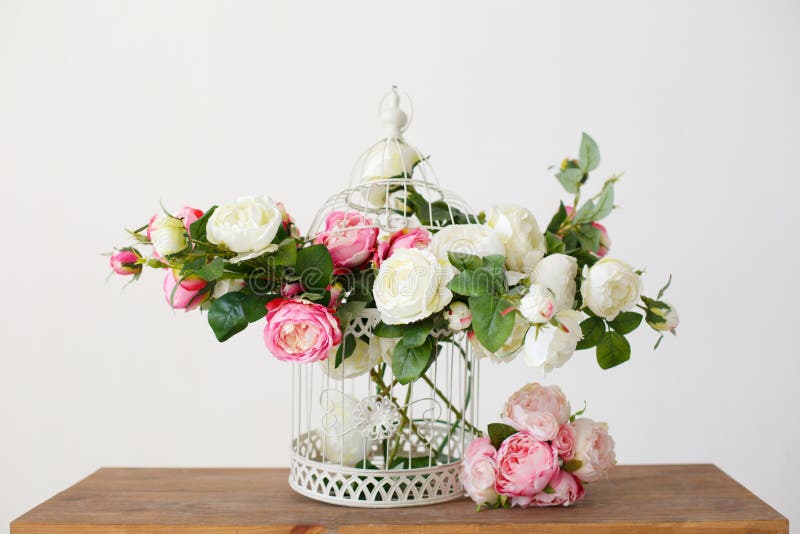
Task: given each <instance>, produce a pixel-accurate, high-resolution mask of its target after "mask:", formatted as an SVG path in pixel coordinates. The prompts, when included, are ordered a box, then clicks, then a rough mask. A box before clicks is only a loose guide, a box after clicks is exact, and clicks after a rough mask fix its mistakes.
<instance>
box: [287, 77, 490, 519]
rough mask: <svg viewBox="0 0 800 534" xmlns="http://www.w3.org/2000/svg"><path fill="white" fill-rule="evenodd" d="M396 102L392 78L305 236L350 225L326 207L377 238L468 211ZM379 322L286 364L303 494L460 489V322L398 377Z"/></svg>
mask: <svg viewBox="0 0 800 534" xmlns="http://www.w3.org/2000/svg"><path fill="white" fill-rule="evenodd" d="M406 102H408V101H407V98H406V97H405V95H401V94H400V93H398V91H397V90H396V88H393V89H392V91H391V92H390V93H389V94H388V95H387V96H386V97H385V98H384V100H383V101H382V103H381V106H380V118H381V121H382V123H383V127H384V138H383V139H382V140H381V141H379V142H378V143H376V144H375V145H373V146H372V147H370V148H369V149H368V150H367V151H366V152H365V153H364V154H363V155H362V156H361V158H359V160H358V162H357V163H356V165H355V167H354V169H353V175H352V177H351V180H350V186H349V188H348V189H346V190H344V191H342V192H340V193H338V194H335V195H333V196H332V197H330V199H328V201H327V202H325V204H324V205H323V206H322V208H321V209H320V210H319V212H318V214H317V216H316V218H315V219H314V222H313V223H312V226H311V230H310V234H309V236H310V237H311V238H312V239H316V238H319V237H320V236H324V235H326V233H328V234H329V233H330V232H336V231H353V230H354V229H357V228H354V227H353V226H350V227H348V228H347V229H346V230H339V229H329V228H326V219H327V218H328V216H329V215H330V214H331V213H334V212H346V213H351V212H354V213H357V214H358V215H360V216H361V217H362V218H363V225H364V226H366V227H374V228H377V229H378V231H379V233H380V236H382V237H385V236H388V235H389V234H391V233H394V232H397V231H400V230H402V229H404V228H413V227H417V226H420V227H424V228H426V229H427V230H429V231H430V232H432V233H435V232H436V231H438V230H439V229H440V228H442V227H444V226H447V225H449V224H455V223H475V222H477V217H476V216H475V215H474V214H473V212H472V211H471V210H470V209H469V207H468V206H467V205H466V204H465V203H464V202H462V201H461V200H460V199H459V198H458V197H457V196H455V195H453V194H451V193H448V192H445V191H444V190H442V189H441V188H440V187H439V185H438V182H437V179H436V177H435V174H434V173H433V169H432V167H431V165H430V163H429V161H428V158H427V157H425V156H424V155H423V154H421V153H420V152H419V151H417V150H416V149H415V148H414V147H412V146H411V145H409V144H408V143H407V142H406V141H405V139H404V138H403V132H404V131H405V128H406V126H407V125H408V121H409V119H408V116H407V114H406V113H405V112H404V111H403V110H402V109H401V104H406ZM408 105H410V102H408ZM359 220H361V219H359ZM344 299H345V300H346V299H347V295H344ZM380 321H381V314H380V312H379V311H378V310H377V309H376V308H374V307H366V308H365V309H363V310H360V311H359V313H358V314H357V315H356V316H355V317H354V318H353V319H351V320H350V321H349V323H348V325H347V327H346V329H345V331H344V332H343V334H344V337H343V339H344V341H343V342H344V343H348V342H349V343H355V348H354V349H353V353H352V355H351V356H349V357H347V358H345V359H344V360H343V361H341V363H340V365H339V366H338V367H336V366H335V363H334V358H328V359H327V360H326V361H322V362H317V363H315V364H299V363H295V364H293V370H292V384H293V408H292V435H293V439H292V460H291V474H290V478H289V482H290V485H291V487H292V488H293V489H294V490H295V491H297V492H299V493H301V494H303V495H305V496H308V497H310V498H313V499H317V500H320V501H325V502H329V503H333V504H340V505H345V506H357V507H378V508H390V507H399V506H414V505H423V504H432V503H437V502H442V501H447V500H450V499H454V498H457V497H460V496H462V495H463V491H462V489H461V485H460V482H459V478H458V472H459V465H460V461H461V458H462V457H463V453H464V451H465V449H466V446H467V445H468V444H469V442H470V441H471V440H472V439H473V438H474V437H475V436H476V435H477V433H478V430H477V429H478V428H479V424H478V409H477V407H478V367H479V362H478V357H477V355H476V354H475V353H474V352H473V350H472V347H471V344H470V343H469V342H468V340H467V335H466V333H465V332H452V331H449V330H447V329H446V328H441V329H439V330H436V331H434V332H433V333H432V337H433V338H435V339H436V340H437V341H436V343H437V344H438V349H437V350H438V352H434V354H436V356H435V358H434V359H433V361H432V363H431V364H430V366H429V367H428V368H427V370H426V371H425V372H424V374H423V375H422V376H421V377H420V378H419V379H417V380H415V381H413V382H411V383H409V384H406V385H403V384H400V383H399V382H398V380H396V378H395V376H394V375H393V372H392V365H391V358H392V349H393V346H394V342H393V340H391V339H387V338H381V337H377V336H376V335H375V334H374V332H373V329H374V328H375V326H376V325H377V324H378V323H379V322H380Z"/></svg>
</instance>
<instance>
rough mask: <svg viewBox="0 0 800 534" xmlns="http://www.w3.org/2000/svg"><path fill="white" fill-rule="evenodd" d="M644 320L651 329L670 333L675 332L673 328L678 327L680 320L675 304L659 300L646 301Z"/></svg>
mask: <svg viewBox="0 0 800 534" xmlns="http://www.w3.org/2000/svg"><path fill="white" fill-rule="evenodd" d="M645 320H646V321H647V324H649V325H650V327H651V328H653V330H657V331H659V332H666V331H669V332H672V333H675V329H676V328H678V324H680V322H681V319H680V317H678V310H676V309H675V306H673V305H672V304H670V303H669V302H664V301H661V300H655V301H653V300H651V301H648V302H647V317H646V318H645Z"/></svg>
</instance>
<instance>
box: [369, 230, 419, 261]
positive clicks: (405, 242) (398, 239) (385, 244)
mask: <svg viewBox="0 0 800 534" xmlns="http://www.w3.org/2000/svg"><path fill="white" fill-rule="evenodd" d="M430 242H431V234H430V232H428V230H426V229H425V228H403V229H402V230H398V231H397V232H395V233H393V234H392V235H391V236H389V239H386V240H383V241H381V242H379V243H378V249H377V250H376V251H375V257H374V258H373V262H374V263H375V268H376V269H377V268H379V267H380V266H381V262H383V260H385V259H387V258H389V257H390V256H391V255H392V254H394V252H395V251H396V250H399V249H401V248H427V246H428V245H429V244H430Z"/></svg>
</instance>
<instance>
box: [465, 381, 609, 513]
mask: <svg viewBox="0 0 800 534" xmlns="http://www.w3.org/2000/svg"><path fill="white" fill-rule="evenodd" d="M583 411H584V410H581V411H579V412H577V413H575V414H570V405H569V402H568V401H567V399H566V397H565V396H564V393H563V392H562V391H561V388H559V387H558V386H543V385H541V384H537V383H533V384H528V385H526V386H524V387H522V388H521V389H520V390H519V391H517V392H515V393H514V394H513V395H511V397H509V398H508V401H507V402H506V405H505V408H504V409H503V421H504V423H492V424H490V425H489V436H488V437H482V438H478V439H476V440H474V441H472V443H471V444H470V445H469V447H468V448H467V452H466V455H465V458H464V462H463V463H462V464H461V475H460V477H461V484H462V485H463V486H464V489H465V490H466V492H467V495H468V496H469V497H470V498H471V499H472V500H473V501H475V502H476V503H477V505H478V510H480V509H481V508H483V507H489V508H500V507H503V508H510V507H512V506H521V507H527V506H556V505H562V506H570V505H572V504H574V503H575V502H577V501H579V500H580V499H582V498H583V496H584V488H583V484H584V483H587V482H595V481H597V480H600V479H601V478H603V477H604V476H606V474H607V473H608V471H609V470H610V469H611V468H612V467H613V466H614V465H615V463H616V456H615V454H614V440H613V439H612V438H611V436H610V435H609V434H608V426H607V425H606V424H605V423H596V422H594V421H592V420H591V419H588V418H585V417H579V416H580V415H582V414H583Z"/></svg>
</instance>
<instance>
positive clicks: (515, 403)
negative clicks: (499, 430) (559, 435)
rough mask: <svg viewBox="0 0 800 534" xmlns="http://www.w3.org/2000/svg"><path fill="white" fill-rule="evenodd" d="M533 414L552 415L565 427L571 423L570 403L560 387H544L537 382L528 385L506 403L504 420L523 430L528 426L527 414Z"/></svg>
mask: <svg viewBox="0 0 800 534" xmlns="http://www.w3.org/2000/svg"><path fill="white" fill-rule="evenodd" d="M533 412H547V413H550V414H552V415H553V417H555V418H556V421H557V422H558V424H559V425H563V424H564V423H566V422H567V421H569V413H570V407H569V402H568V401H567V397H565V396H564V392H563V391H561V388H560V387H558V386H543V385H541V384H539V383H536V382H534V383H532V384H526V385H524V386H522V388H520V389H519V390H518V391H516V392H515V393H513V394H512V395H511V396H510V397H509V398H508V400H507V401H506V406H505V408H504V409H503V420H504V421H505V422H506V423H507V424H509V425H511V426H513V427H514V428H516V429H517V430H522V429H524V428H525V425H526V420H527V414H531V413H533Z"/></svg>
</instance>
